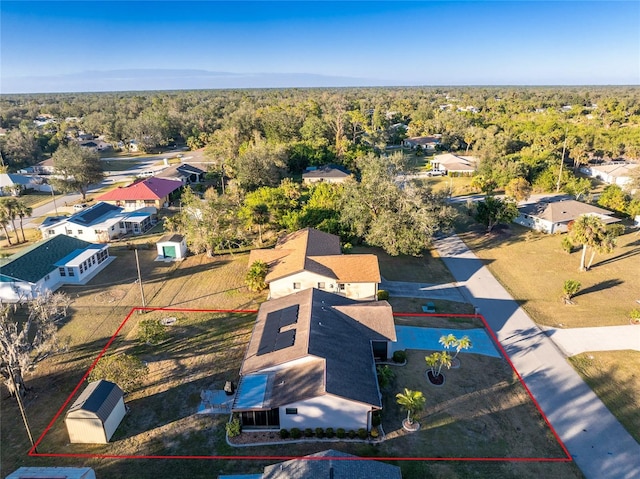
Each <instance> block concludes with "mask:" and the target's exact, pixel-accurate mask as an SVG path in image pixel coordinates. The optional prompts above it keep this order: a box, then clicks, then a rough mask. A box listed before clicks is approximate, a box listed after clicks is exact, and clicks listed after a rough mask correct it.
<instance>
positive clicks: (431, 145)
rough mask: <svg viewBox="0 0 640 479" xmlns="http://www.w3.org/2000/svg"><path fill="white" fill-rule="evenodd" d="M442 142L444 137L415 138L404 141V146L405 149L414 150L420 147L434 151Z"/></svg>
mask: <svg viewBox="0 0 640 479" xmlns="http://www.w3.org/2000/svg"><path fill="white" fill-rule="evenodd" d="M441 140H442V135H432V136H414V137H412V138H405V139H404V140H402V146H403V147H405V148H411V149H412V150H415V149H416V148H418V147H420V148H422V149H423V150H428V151H433V150H435V149H436V148H437V146H438V145H439V144H440V141H441Z"/></svg>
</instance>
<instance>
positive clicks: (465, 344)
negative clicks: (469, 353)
mask: <svg viewBox="0 0 640 479" xmlns="http://www.w3.org/2000/svg"><path fill="white" fill-rule="evenodd" d="M472 346H473V344H472V343H471V339H469V336H467V335H466V334H465V335H464V336H462V337H461V338H460V339H458V338H456V342H455V344H454V347H455V348H456V354H454V356H453V357H452V358H451V361H453V360H455V359H456V358H457V357H458V354H460V351H461V350H463V349H469V348H471V347H472Z"/></svg>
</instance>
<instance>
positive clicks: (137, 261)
mask: <svg viewBox="0 0 640 479" xmlns="http://www.w3.org/2000/svg"><path fill="white" fill-rule="evenodd" d="M133 251H134V252H135V254H136V268H137V269H138V284H139V285H140V296H142V307H143V308H145V307H146V306H147V303H146V301H145V300H144V288H143V287H142V276H141V275H140V260H139V259H138V248H136V249H134V250H133Z"/></svg>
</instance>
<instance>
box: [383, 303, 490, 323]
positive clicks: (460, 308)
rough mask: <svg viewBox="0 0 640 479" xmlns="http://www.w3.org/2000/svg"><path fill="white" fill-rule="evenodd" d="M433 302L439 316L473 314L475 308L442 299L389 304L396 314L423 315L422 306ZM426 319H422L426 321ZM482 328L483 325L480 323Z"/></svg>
mask: <svg viewBox="0 0 640 479" xmlns="http://www.w3.org/2000/svg"><path fill="white" fill-rule="evenodd" d="M427 302H432V303H434V304H435V306H436V312H437V313H438V314H441V313H442V314H473V313H474V308H473V306H472V305H470V304H469V303H458V302H457V301H446V300H442V299H424V298H396V297H391V298H389V304H390V305H391V307H392V308H393V312H394V313H423V312H424V311H422V306H424V305H425V304H427ZM425 319H426V318H422V320H425ZM478 321H479V320H478ZM480 327H482V324H481V323H480Z"/></svg>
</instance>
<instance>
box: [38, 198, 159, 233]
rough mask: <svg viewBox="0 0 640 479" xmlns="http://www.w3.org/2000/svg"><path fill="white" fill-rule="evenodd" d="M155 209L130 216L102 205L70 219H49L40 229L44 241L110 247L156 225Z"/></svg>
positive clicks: (144, 209) (111, 206)
mask: <svg viewBox="0 0 640 479" xmlns="http://www.w3.org/2000/svg"><path fill="white" fill-rule="evenodd" d="M156 213H157V210H156V209H155V208H154V207H148V208H142V209H140V210H136V211H130V212H127V211H125V210H124V209H123V208H121V207H119V206H114V205H111V204H109V203H105V202H99V203H96V204H95V205H93V206H91V207H89V208H85V209H83V210H81V211H80V212H79V213H76V214H74V215H72V216H69V217H64V216H62V217H61V216H53V217H49V218H46V219H45V220H44V221H43V222H42V224H41V225H40V226H39V229H40V231H41V232H42V237H43V238H50V237H52V236H56V235H61V234H63V235H67V236H73V237H74V238H79V239H82V240H85V241H89V242H93V243H107V242H109V241H111V240H112V239H114V238H119V237H120V236H123V235H126V234H133V235H139V234H142V233H144V232H145V231H147V230H148V229H150V228H151V227H152V226H153V225H154V224H155V216H156Z"/></svg>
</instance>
